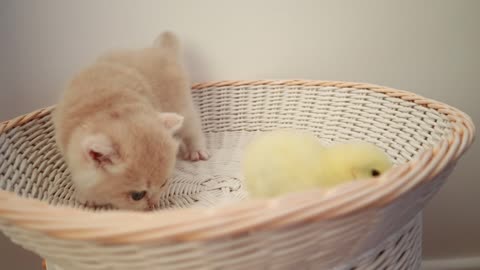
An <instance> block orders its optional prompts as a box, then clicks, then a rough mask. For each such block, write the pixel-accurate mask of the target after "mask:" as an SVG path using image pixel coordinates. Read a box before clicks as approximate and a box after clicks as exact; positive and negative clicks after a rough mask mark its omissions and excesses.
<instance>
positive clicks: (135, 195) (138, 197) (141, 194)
mask: <svg viewBox="0 0 480 270" xmlns="http://www.w3.org/2000/svg"><path fill="white" fill-rule="evenodd" d="M145 195H147V192H146V191H145V190H144V191H139V192H137V191H133V192H131V193H130V197H132V200H134V201H140V200H141V199H143V197H145Z"/></svg>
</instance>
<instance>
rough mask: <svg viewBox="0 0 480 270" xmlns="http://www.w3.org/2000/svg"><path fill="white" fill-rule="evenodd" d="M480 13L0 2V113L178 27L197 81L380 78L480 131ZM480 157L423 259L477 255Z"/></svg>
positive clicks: (447, 192)
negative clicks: (97, 60) (453, 111)
mask: <svg viewBox="0 0 480 270" xmlns="http://www.w3.org/2000/svg"><path fill="white" fill-rule="evenodd" d="M479 11H480V1H476V0H471V1H459V0H457V1H448V0H422V1H418V0H408V1H406V0H403V1H402V0H397V1H393V0H390V1H389V0H364V1H357V0H351V1H345V0H337V1H321V0H318V1H315V0H310V1H309V0H303V1H293V0H291V1H285V0H263V1H254V0H242V1H222V0H203V1H195V0H191V1H186V0H177V1H153V0H148V1H147V0H144V1H127V0H110V1H94V0H88V1H85V0H84V1H62V0H57V1H55V0H44V1H35V0H30V1H27V0H23V1H14V0H6V1H5V0H3V1H1V2H0V45H1V50H0V53H1V55H0V59H1V64H0V82H1V84H0V87H1V88H0V89H1V90H0V120H6V119H8V118H11V117H13V116H16V115H19V114H23V113H27V112H29V111H32V110H35V109H38V108H41V107H44V106H48V105H51V104H54V103H55V102H56V100H57V96H58V93H59V92H60V91H61V90H62V87H63V85H64V84H65V83H66V82H67V80H68V79H69V78H70V76H71V75H72V74H73V73H74V72H76V71H78V70H79V69H80V68H82V67H83V66H84V65H86V64H88V63H89V62H90V61H91V60H92V59H93V58H94V57H96V56H97V55H98V54H99V53H101V52H102V51H104V50H106V49H109V48H116V47H139V46H144V45H147V44H149V43H150V42H151V41H152V40H153V39H154V37H155V36H156V35H157V34H158V33H159V32H160V31H162V30H166V29H170V30H173V31H176V32H177V33H178V34H179V35H180V36H181V38H182V39H183V40H184V41H185V44H186V47H187V48H186V54H187V59H188V63H189V68H190V70H191V72H192V74H193V75H192V76H193V79H194V81H197V82H198V81H207V80H223V79H289V78H305V79H324V80H343V81H361V82H369V83H376V84H382V85H387V86H391V87H395V88H400V89H405V90H410V91H413V92H416V93H418V94H421V95H424V96H427V97H430V98H433V99H437V100H440V101H443V102H446V103H448V104H450V105H453V106H456V107H458V108H460V109H462V110H464V111H465V112H467V113H468V114H469V115H470V116H472V117H473V118H474V120H475V123H476V125H477V126H480V122H479V119H480V109H479V107H480V106H479V105H478V103H479V102H480V94H479V92H478V91H477V87H478V78H479V77H480V76H479V75H480V72H479V71H480V53H479V49H480V30H479V29H480V16H479V15H478V12H479ZM479 159H480V148H479V146H478V144H476V145H474V147H473V149H472V150H471V151H469V152H468V153H467V155H466V156H465V158H464V159H463V160H461V162H460V163H459V165H458V167H457V169H456V171H455V173H454V174H453V175H452V176H451V178H450V181H449V182H448V184H447V185H446V186H444V188H443V190H442V191H441V192H440V194H438V195H437V196H436V197H435V199H434V200H433V201H432V202H431V203H430V204H429V206H428V207H427V210H426V213H425V237H424V238H425V244H424V250H425V253H424V254H425V256H426V257H429V258H436V257H451V256H480V233H478V228H480V214H479V212H478V210H477V209H476V208H475V207H478V206H479V205H480V199H478V197H477V196H478V191H479V190H480V182H478V181H476V180H477V174H478V172H477V170H476V169H477V167H478V160H479ZM1 245H2V244H1V243H0V246H1ZM4 257H5V255H4V254H3V253H2V254H0V258H1V259H0V260H1V261H4V260H7V259H8V258H4Z"/></svg>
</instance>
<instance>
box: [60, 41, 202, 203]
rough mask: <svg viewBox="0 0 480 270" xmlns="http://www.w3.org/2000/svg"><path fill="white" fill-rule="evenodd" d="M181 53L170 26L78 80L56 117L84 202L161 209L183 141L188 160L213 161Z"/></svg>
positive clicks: (100, 62) (99, 63) (103, 58)
mask: <svg viewBox="0 0 480 270" xmlns="http://www.w3.org/2000/svg"><path fill="white" fill-rule="evenodd" d="M179 51H180V47H179V42H178V40H177V38H176V37H175V35H174V34H173V33H171V32H164V33H163V34H161V35H160V36H159V38H158V39H157V40H156V41H155V43H154V45H152V46H151V47H148V48H144V49H139V50H119V51H114V52H110V53H107V54H105V55H103V56H101V57H99V58H98V59H97V61H96V62H95V63H93V65H91V66H89V67H88V68H86V69H84V70H83V71H81V72H80V73H79V74H77V75H76V76H75V77H74V78H73V80H72V81H71V82H70V84H69V86H68V87H67V89H66V91H65V93H64V95H63V97H62V99H61V101H60V102H59V104H58V106H57V108H56V109H55V111H54V114H53V121H54V126H55V138H56V142H57V145H58V146H59V149H60V151H61V153H62V154H63V156H64V157H65V160H66V162H67V166H68V168H69V170H70V172H71V175H72V180H73V183H74V184H75V187H76V196H77V200H79V201H80V202H82V203H87V204H95V205H104V204H111V205H113V206H114V207H117V208H120V209H130V210H148V209H153V208H155V206H156V205H157V204H158V201H159V198H160V193H161V191H162V190H163V187H164V186H165V185H166V183H167V179H168V178H169V176H170V175H171V173H172V171H173V169H174V166H175V161H176V156H177V152H178V148H179V146H180V150H181V154H182V156H183V158H184V159H188V160H192V161H196V160H200V159H202V160H205V159H208V157H209V154H208V152H207V151H206V146H205V138H204V135H203V133H202V131H201V124H200V119H199V115H198V113H197V112H196V110H195V107H194V104H193V100H192V97H191V93H190V85H189V80H188V78H187V75H186V72H185V70H184V68H183V66H182V64H181V62H182V59H181V57H180V52H179ZM176 136H178V137H179V138H180V141H178V140H177V139H176Z"/></svg>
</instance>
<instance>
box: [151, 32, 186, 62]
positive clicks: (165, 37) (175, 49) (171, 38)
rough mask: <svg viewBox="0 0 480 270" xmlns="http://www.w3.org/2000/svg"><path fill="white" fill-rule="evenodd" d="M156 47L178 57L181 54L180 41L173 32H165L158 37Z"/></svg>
mask: <svg viewBox="0 0 480 270" xmlns="http://www.w3.org/2000/svg"><path fill="white" fill-rule="evenodd" d="M154 46H156V47H159V48H161V49H163V50H166V51H168V52H169V53H171V54H173V55H176V56H178V55H179V53H180V41H179V40H178V38H177V36H176V35H175V34H174V33H173V32H171V31H165V32H163V33H161V34H160V36H158V37H157V39H156V40H155V42H154Z"/></svg>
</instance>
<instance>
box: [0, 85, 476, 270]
mask: <svg viewBox="0 0 480 270" xmlns="http://www.w3.org/2000/svg"><path fill="white" fill-rule="evenodd" d="M194 88H195V91H193V93H194V99H195V101H196V102H197V104H198V107H199V109H200V112H201V116H202V120H203V127H204V130H205V132H206V133H207V137H208V145H209V149H210V150H211V152H212V153H213V157H212V159H211V160H209V161H207V162H198V163H190V162H184V161H180V162H179V163H178V166H177V170H176V173H175V176H174V177H173V179H172V181H173V182H172V183H173V184H172V185H171V186H170V188H169V190H168V191H167V192H166V193H165V194H164V196H163V197H162V201H161V204H162V206H163V207H164V208H165V209H166V210H163V211H158V212H153V213H141V212H124V211H103V210H99V211H93V210H89V209H84V208H83V207H82V206H79V205H76V204H75V202H74V200H73V199H72V197H73V196H72V194H73V192H74V189H73V187H72V185H71V183H70V182H69V172H68V171H67V170H66V166H65V164H64V163H63V160H62V157H61V156H60V155H59V153H58V152H57V150H56V147H55V144H54V140H53V128H52V124H51V121H50V112H51V111H52V108H47V109H43V110H39V111H36V112H33V113H31V114H28V115H25V116H22V117H19V118H16V119H14V120H11V121H7V122H5V123H3V124H1V125H0V188H1V189H2V191H0V228H1V229H2V230H3V232H4V233H5V234H6V235H7V236H8V237H10V239H12V240H13V241H14V242H15V243H17V244H19V245H21V246H23V247H25V248H26V249H28V250H31V251H33V252H35V253H37V254H39V255H40V256H42V257H44V258H45V259H46V260H47V263H48V267H49V269H63V270H85V269H105V270H106V269H115V270H122V269H136V270H141V269H149V270H152V269H342V270H343V269H345V270H353V269H356V270H360V269H419V265H420V261H421V232H422V227H421V224H422V223H421V221H422V216H421V213H422V212H421V211H422V208H423V207H424V206H425V204H426V203H427V201H428V200H429V199H430V198H431V197H432V196H433V195H434V194H435V193H436V192H437V191H438V189H439V188H440V187H441V185H442V183H443V182H444V180H445V179H446V177H447V176H448V175H449V173H450V172H451V170H452V169H453V168H454V166H455V163H456V161H457V160H458V159H459V157H460V156H461V155H462V154H463V153H464V151H465V150H466V149H467V148H468V147H469V146H470V144H471V143H472V141H473V138H474V132H475V130H474V126H473V124H472V122H471V120H470V118H469V117H468V116H467V115H465V114H464V113H462V112H460V111H459V110H457V109H455V108H452V107H450V106H448V105H445V104H442V103H438V102H435V101H432V100H429V99H426V98H423V97H420V96H417V95H415V94H412V93H409V92H406V91H399V90H394V89H389V88H385V87H380V86H375V85H367V84H359V83H345V82H328V81H300V80H293V81H226V82H217V83H207V84H199V85H196V86H195V87H194ZM284 127H290V128H297V129H308V130H310V131H313V132H314V133H316V134H317V135H318V136H319V137H320V138H321V139H322V140H324V141H325V142H326V143H330V142H338V141H345V140H352V139H360V140H365V141H369V142H373V143H376V144H377V145H379V146H380V147H382V148H383V149H385V150H386V152H387V153H388V154H389V155H390V156H391V157H392V158H394V160H395V162H396V166H395V168H394V169H392V170H391V171H389V172H388V173H386V174H384V175H383V176H382V177H380V178H379V179H376V180H373V181H361V182H355V183H352V184H351V185H346V186H344V187H341V188H338V189H336V190H332V191H331V192H328V193H322V192H321V191H319V190H310V191H305V192H300V193H293V194H290V195H286V196H281V197H277V198H274V199H271V200H251V201H242V202H240V201H241V200H242V199H243V198H245V193H244V191H243V190H242V175H241V171H240V159H241V155H242V149H243V147H244V145H245V144H246V143H248V141H249V140H250V139H251V138H252V136H254V135H255V134H257V132H261V131H265V130H271V129H275V128H284Z"/></svg>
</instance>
